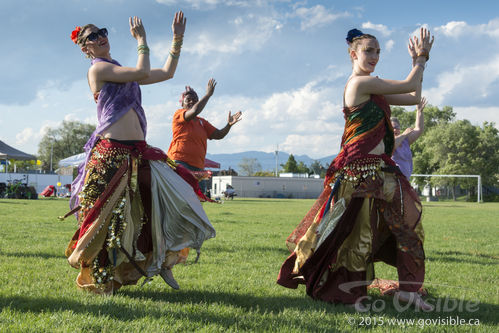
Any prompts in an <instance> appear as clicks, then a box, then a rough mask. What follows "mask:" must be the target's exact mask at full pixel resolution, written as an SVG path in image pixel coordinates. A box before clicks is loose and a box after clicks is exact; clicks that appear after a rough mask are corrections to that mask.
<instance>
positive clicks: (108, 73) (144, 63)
mask: <svg viewBox="0 0 499 333" xmlns="http://www.w3.org/2000/svg"><path fill="white" fill-rule="evenodd" d="M129 23H130V33H131V34H132V36H133V38H135V39H136V40H137V45H145V46H147V40H146V31H145V29H144V26H143V24H142V20H141V19H140V18H138V17H136V16H134V17H133V18H132V17H130V19H129ZM150 70H151V69H150V64H149V54H148V53H139V54H138V57H137V65H136V66H135V67H121V66H117V65H114V64H111V63H108V62H104V61H102V62H98V63H96V64H94V65H93V66H91V67H90V69H89V71H88V80H89V82H91V83H93V84H95V86H96V87H97V88H98V89H97V90H96V91H99V90H100V87H102V85H103V84H104V83H105V82H120V83H123V82H131V81H139V80H142V79H144V78H147V77H148V76H149V73H150ZM91 85H92V84H91Z"/></svg>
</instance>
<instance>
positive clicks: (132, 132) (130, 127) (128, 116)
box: [102, 108, 144, 140]
mask: <svg viewBox="0 0 499 333" xmlns="http://www.w3.org/2000/svg"><path fill="white" fill-rule="evenodd" d="M102 136H103V137H105V138H106V139H115V140H144V133H143V132H142V128H141V127H140V121H139V117H137V113H136V112H135V110H134V109H133V108H132V109H130V110H129V111H128V112H127V113H125V115H124V116H123V117H121V118H120V119H119V120H118V121H117V122H115V123H114V124H112V125H111V126H110V127H109V128H107V129H106V130H105V131H104V132H103V133H102Z"/></svg>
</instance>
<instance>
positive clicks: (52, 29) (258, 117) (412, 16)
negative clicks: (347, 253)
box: [0, 0, 499, 158]
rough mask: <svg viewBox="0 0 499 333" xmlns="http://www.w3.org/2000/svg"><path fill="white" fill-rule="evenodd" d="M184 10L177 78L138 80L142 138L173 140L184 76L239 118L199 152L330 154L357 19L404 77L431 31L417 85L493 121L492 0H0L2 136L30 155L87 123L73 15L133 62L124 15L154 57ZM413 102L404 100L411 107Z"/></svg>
mask: <svg viewBox="0 0 499 333" xmlns="http://www.w3.org/2000/svg"><path fill="white" fill-rule="evenodd" d="M179 9H182V10H183V11H184V13H185V15H186V17H187V29H186V34H185V39H184V47H183V50H182V54H181V58H180V63H179V67H178V68H177V73H176V75H175V77H174V78H173V79H172V80H169V81H166V82H163V83H160V84H156V85H151V86H143V87H142V97H143V106H144V109H145V111H146V115H147V117H148V122H149V130H148V135H147V140H148V141H149V143H150V144H152V145H155V146H158V147H160V148H162V149H165V150H166V149H168V146H169V144H170V140H171V119H172V115H173V113H174V111H175V110H176V109H177V108H178V97H179V94H180V93H181V92H182V91H183V87H184V86H185V85H187V84H188V85H191V86H192V87H193V88H194V89H196V90H197V92H198V94H200V95H202V94H204V92H205V89H206V88H205V87H206V83H207V82H208V79H209V78H210V77H214V78H215V79H216V80H217V81H218V85H217V87H216V90H215V94H214V95H213V97H212V98H211V100H210V102H209V103H208V105H207V107H206V108H205V110H204V111H203V113H202V114H201V115H202V116H203V117H204V118H206V119H208V120H209V121H210V122H211V123H212V124H213V125H215V126H217V127H222V126H223V125H224V124H225V123H226V118H227V113H228V111H229V110H232V111H237V110H242V111H243V120H242V121H241V122H240V123H238V124H237V125H236V126H234V128H233V129H232V131H231V132H230V134H229V135H228V136H227V137H226V139H224V140H222V141H210V142H209V143H208V152H209V153H212V154H218V153H233V152H241V151H247V150H259V151H266V152H270V151H273V150H275V147H276V145H277V144H278V145H279V149H280V150H283V151H286V152H289V153H293V154H297V155H301V154H307V155H309V156H310V157H312V158H320V157H324V156H327V155H331V154H336V153H337V152H338V150H339V144H340V138H341V134H342V131H343V124H344V121H343V114H342V112H341V95H342V92H343V86H344V84H345V82H346V79H347V78H348V76H349V75H350V73H351V65H350V60H349V57H348V54H347V51H346V48H347V45H346V43H345V39H344V38H345V35H346V32H347V31H348V30H349V29H351V28H354V27H356V28H359V29H361V30H363V31H365V32H368V33H371V34H374V35H375V36H377V37H378V40H379V41H380V45H381V48H382V51H381V59H380V62H379V64H378V66H377V68H376V72H375V73H374V74H375V75H379V76H380V77H383V78H390V79H403V78H405V76H406V75H407V74H408V72H409V70H410V64H411V59H410V58H409V56H408V53H407V47H406V45H407V40H408V38H409V37H410V36H411V34H413V33H414V32H415V31H416V30H417V29H418V28H419V27H421V26H426V27H428V28H429V29H430V30H431V31H432V32H433V33H434V34H435V39H436V41H435V44H434V49H433V50H432V53H431V59H430V62H429V63H428V66H427V69H426V71H425V77H424V84H423V94H424V95H425V96H427V98H428V100H429V102H430V103H431V104H433V105H437V106H444V105H450V106H453V107H454V110H455V112H456V113H457V117H458V118H459V119H463V118H464V119H469V120H470V121H471V122H472V123H474V124H482V122H483V121H494V122H495V123H496V126H498V124H499V94H497V92H498V91H499V89H498V88H499V80H498V78H499V10H498V9H499V3H498V2H491V1H473V2H471V1H418V2H417V3H413V2H405V1H370V0H364V1H355V0H354V1H352V0H350V1H343V0H338V1H285V0H282V1H266V0H254V1H240V0H230V1H221V0H176V1H174V0H141V1H131V0H100V1H93V0H87V1H71V0H66V1H63V0H61V1H54V0H43V1H38V0H29V1H28V0H2V1H1V2H0V28H1V31H2V32H3V33H2V34H1V35H0V43H1V45H2V52H1V54H0V72H1V73H2V75H3V80H2V84H1V89H0V140H3V141H4V142H6V143H7V144H10V145H12V146H14V147H16V148H18V149H21V150H23V151H25V152H28V153H37V151H38V143H39V141H40V139H41V137H42V136H43V134H44V133H45V131H46V130H47V128H48V127H57V126H59V125H60V123H61V122H62V121H63V120H64V119H68V120H79V121H84V122H90V123H95V122H96V107H95V103H94V102H93V99H92V96H91V93H90V91H89V88H88V84H87V82H86V73H87V70H88V67H89V60H88V59H86V58H85V57H84V56H83V54H82V53H81V51H80V50H79V48H78V47H76V46H75V45H74V44H73V43H72V41H71V40H70V38H69V35H70V33H71V31H72V30H73V29H74V27H75V26H76V25H84V24H87V23H94V24H96V25H97V26H99V27H106V28H108V30H109V41H110V44H111V55H112V56H113V57H114V58H115V59H116V60H118V61H120V62H121V63H122V64H123V65H129V66H133V65H134V64H135V62H136V57H137V52H136V42H135V40H134V39H133V38H132V37H131V36H130V33H129V29H128V17H129V16H133V15H136V16H139V17H141V18H142V20H143V22H144V25H145V27H146V31H147V39H148V43H149V46H150V47H151V50H152V51H151V63H152V65H153V66H156V67H157V66H161V65H162V64H163V62H164V60H165V57H166V55H167V52H168V49H169V45H170V41H171V21H172V18H173V14H174V12H175V11H176V10H179ZM408 109H410V110H412V109H413V108H411V107H409V108H408Z"/></svg>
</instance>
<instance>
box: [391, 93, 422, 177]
mask: <svg viewBox="0 0 499 333" xmlns="http://www.w3.org/2000/svg"><path fill="white" fill-rule="evenodd" d="M425 105H426V98H424V97H423V98H421V102H420V103H419V104H418V106H417V112H416V124H415V125H414V128H411V127H409V128H407V129H406V130H405V131H404V133H402V134H400V122H399V120H398V119H397V118H396V117H391V118H390V120H391V122H392V126H393V134H394V135H395V151H394V152H393V156H392V159H393V160H394V161H395V163H397V165H398V166H399V168H400V170H401V171H402V173H403V174H404V176H405V177H406V178H407V180H410V178H411V174H412V152H411V148H410V145H411V144H412V143H413V142H414V141H416V140H417V139H418V138H419V137H420V136H421V134H423V130H424V117H423V109H424V107H425Z"/></svg>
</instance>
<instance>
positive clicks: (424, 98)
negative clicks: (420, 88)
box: [417, 97, 428, 112]
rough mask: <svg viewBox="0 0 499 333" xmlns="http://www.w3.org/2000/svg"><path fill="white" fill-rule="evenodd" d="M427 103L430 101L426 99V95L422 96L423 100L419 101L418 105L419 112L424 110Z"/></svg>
mask: <svg viewBox="0 0 499 333" xmlns="http://www.w3.org/2000/svg"><path fill="white" fill-rule="evenodd" d="M426 103H428V101H427V100H426V97H422V98H421V102H419V104H418V106H417V110H418V112H422V111H423V109H424V107H425V106H426Z"/></svg>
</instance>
